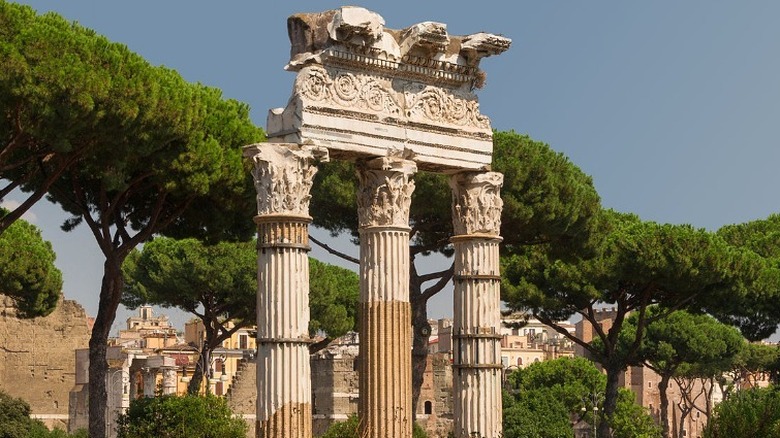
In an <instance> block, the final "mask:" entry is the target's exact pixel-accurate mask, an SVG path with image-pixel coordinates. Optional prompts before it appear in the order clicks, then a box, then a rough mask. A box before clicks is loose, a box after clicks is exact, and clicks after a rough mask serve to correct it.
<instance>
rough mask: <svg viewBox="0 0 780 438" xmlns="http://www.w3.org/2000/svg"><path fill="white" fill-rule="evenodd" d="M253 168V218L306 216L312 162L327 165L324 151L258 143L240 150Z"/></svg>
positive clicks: (299, 146)
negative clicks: (255, 200) (255, 210)
mask: <svg viewBox="0 0 780 438" xmlns="http://www.w3.org/2000/svg"><path fill="white" fill-rule="evenodd" d="M244 157H248V158H251V160H252V162H253V163H254V165H255V167H254V169H253V170H252V176H253V177H254V179H255V190H257V214H258V216H261V215H267V214H287V215H295V216H308V215H309V201H310V200H311V195H310V190H311V185H312V182H313V181H314V174H315V173H317V167H316V166H315V165H314V161H315V160H319V161H327V157H328V151H327V149H324V148H319V147H315V146H309V145H298V144H294V143H258V144H254V145H249V146H245V147H244Z"/></svg>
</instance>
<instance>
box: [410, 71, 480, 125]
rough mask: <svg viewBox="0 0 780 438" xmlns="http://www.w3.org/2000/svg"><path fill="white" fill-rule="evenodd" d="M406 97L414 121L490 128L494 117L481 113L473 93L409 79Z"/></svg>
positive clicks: (411, 118) (411, 119)
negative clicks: (491, 118) (491, 119)
mask: <svg viewBox="0 0 780 438" xmlns="http://www.w3.org/2000/svg"><path fill="white" fill-rule="evenodd" d="M404 98H405V99H404V100H405V104H406V105H405V107H406V114H407V116H408V117H409V119H410V121H412V122H415V121H419V122H426V123H433V124H447V125H455V126H468V127H473V128H478V129H490V119H488V118H487V117H486V116H483V115H482V114H480V113H479V103H477V99H476V98H475V97H474V95H473V94H470V93H468V94H467V93H464V92H463V91H461V90H457V89H455V90H448V89H446V88H441V87H434V86H430V85H423V84H419V83H415V82H408V83H406V85H405V86H404Z"/></svg>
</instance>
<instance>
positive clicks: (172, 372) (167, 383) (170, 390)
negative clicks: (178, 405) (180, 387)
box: [162, 367, 178, 395]
mask: <svg viewBox="0 0 780 438" xmlns="http://www.w3.org/2000/svg"><path fill="white" fill-rule="evenodd" d="M177 381H178V374H177V373H176V369H175V368H171V367H165V368H163V385H162V389H163V391H162V392H163V395H176V383H177Z"/></svg>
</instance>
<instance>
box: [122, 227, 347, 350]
mask: <svg viewBox="0 0 780 438" xmlns="http://www.w3.org/2000/svg"><path fill="white" fill-rule="evenodd" d="M122 269H123V273H124V279H125V289H124V294H123V303H124V304H125V305H126V306H128V307H130V308H135V307H138V306H140V305H141V304H156V305H161V306H165V307H178V308H180V309H182V310H185V311H187V312H190V313H193V314H195V315H197V316H199V317H202V318H206V319H208V320H209V322H210V323H212V322H213V324H219V323H220V322H222V321H225V320H228V319H230V320H232V321H233V322H234V323H235V324H236V325H241V324H245V323H246V324H251V323H253V322H254V320H255V315H256V306H257V302H256V296H257V274H256V272H257V249H256V244H255V242H236V243H232V242H220V243H217V244H215V245H208V244H204V243H203V242H201V241H198V240H196V239H182V240H176V239H171V238H167V237H158V238H155V239H154V240H152V241H150V242H148V243H147V244H146V245H144V248H143V251H134V252H133V253H131V255H130V256H129V257H128V258H127V259H126V260H125V263H124V265H123V267H122ZM309 278H310V281H309V285H310V293H309V300H310V307H311V320H310V325H309V331H310V332H311V333H312V334H314V333H317V332H323V333H325V334H326V335H327V336H329V337H332V338H335V337H338V336H341V335H343V334H345V333H346V332H348V331H350V330H354V329H355V326H356V323H357V301H358V295H359V282H358V277H357V274H355V273H354V272H353V271H350V270H348V269H344V268H340V267H338V266H334V265H330V264H327V263H322V262H320V261H318V260H315V259H312V258H310V259H309ZM215 327H216V326H215Z"/></svg>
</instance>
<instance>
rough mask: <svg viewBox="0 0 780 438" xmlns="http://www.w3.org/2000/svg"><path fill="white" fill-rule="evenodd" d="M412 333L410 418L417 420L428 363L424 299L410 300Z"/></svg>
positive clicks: (427, 337) (429, 331) (429, 335)
mask: <svg viewBox="0 0 780 438" xmlns="http://www.w3.org/2000/svg"><path fill="white" fill-rule="evenodd" d="M417 296H419V295H417ZM412 333H413V335H412V419H413V420H414V421H417V406H418V405H419V402H420V390H421V389H422V384H423V379H424V378H425V366H426V364H427V363H428V340H429V339H430V337H431V326H430V324H428V302H427V301H426V300H413V301H412Z"/></svg>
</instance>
